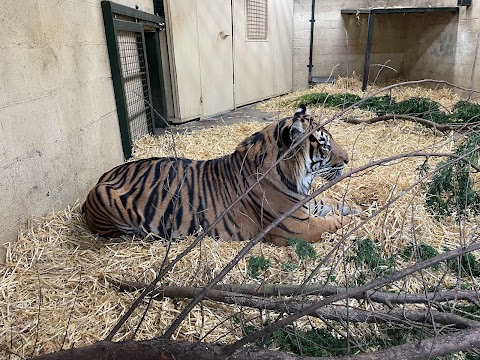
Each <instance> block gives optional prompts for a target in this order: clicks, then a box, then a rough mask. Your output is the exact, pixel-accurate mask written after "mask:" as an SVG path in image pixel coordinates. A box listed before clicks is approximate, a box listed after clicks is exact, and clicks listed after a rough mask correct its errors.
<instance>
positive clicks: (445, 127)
mask: <svg viewBox="0 0 480 360" xmlns="http://www.w3.org/2000/svg"><path fill="white" fill-rule="evenodd" d="M396 119H400V120H408V121H413V122H416V123H418V124H421V125H424V126H427V127H431V128H434V129H435V130H438V131H452V130H456V131H460V130H471V129H472V128H473V129H476V128H478V127H479V126H480V122H478V121H477V122H472V123H451V124H438V123H436V122H434V121H431V120H427V119H422V118H420V117H417V116H411V115H396V114H392V115H382V116H376V117H373V118H371V119H365V120H362V119H358V118H355V117H352V116H349V117H347V118H345V119H344V121H345V122H346V123H349V124H375V123H377V122H380V121H387V120H396Z"/></svg>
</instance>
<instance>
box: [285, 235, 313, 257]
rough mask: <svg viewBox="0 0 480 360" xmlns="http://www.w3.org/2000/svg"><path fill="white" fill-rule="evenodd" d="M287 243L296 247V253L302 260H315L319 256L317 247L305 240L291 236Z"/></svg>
mask: <svg viewBox="0 0 480 360" xmlns="http://www.w3.org/2000/svg"><path fill="white" fill-rule="evenodd" d="M287 244H288V245H291V246H294V247H295V253H296V254H297V256H298V258H299V259H300V260H307V259H310V260H314V259H315V258H316V257H317V252H316V251H315V248H314V247H313V246H312V244H310V243H308V242H306V241H305V240H302V239H293V238H289V239H288V240H287Z"/></svg>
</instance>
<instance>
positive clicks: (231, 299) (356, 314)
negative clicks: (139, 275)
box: [107, 278, 480, 329]
mask: <svg viewBox="0 0 480 360" xmlns="http://www.w3.org/2000/svg"><path fill="white" fill-rule="evenodd" d="M107 280H108V282H109V283H111V284H112V285H114V286H115V287H118V288H119V289H120V290H123V291H138V290H141V289H144V288H146V287H147V286H148V284H145V283H140V282H130V281H118V280H114V279H111V278H108V279H107ZM220 287H222V286H220ZM272 287H274V285H272ZM280 287H282V286H280ZM289 287H290V291H289V292H288V293H287V292H283V293H282V294H281V295H280V296H287V295H288V294H290V295H291V294H294V293H295V290H296V289H297V288H298V286H289ZM232 288H235V286H232ZM239 289H240V290H242V289H245V286H241V285H240V286H239ZM338 289H339V288H334V287H329V289H325V288H323V289H318V291H312V292H311V293H310V294H320V293H322V295H327V294H338ZM201 290H202V288H198V287H189V286H165V287H162V288H157V289H155V290H154V291H152V293H151V294H150V295H151V296H152V297H153V298H155V299H159V298H160V299H161V298H163V297H170V298H194V297H195V295H196V294H198V293H199V292H200V291H201ZM247 290H250V289H247ZM324 290H329V291H325V292H323V291H324ZM343 291H346V289H343ZM381 294H383V295H385V296H386V295H387V294H389V295H394V296H395V295H397V294H390V293H381ZM256 295H261V293H260V294H259V293H257V294H256ZM304 295H306V294H304ZM377 295H380V294H377ZM404 295H409V294H404ZM435 295H438V294H435ZM452 295H453V294H452ZM363 297H369V295H367V294H359V296H358V297H356V298H363ZM386 297H387V298H388V296H386ZM204 300H211V301H218V302H222V303H226V304H234V305H238V306H246V307H252V308H256V309H261V310H271V311H276V312H280V313H288V314H293V313H297V312H298V311H301V310H302V309H304V308H305V307H306V306H309V305H311V304H313V302H311V301H305V300H296V299H295V298H293V299H289V300H285V299H282V298H280V299H277V298H275V299H268V298H265V297H264V296H255V295H254V294H253V292H250V293H249V292H248V291H247V292H246V293H239V292H231V291H225V290H217V289H214V290H210V291H208V292H207V293H206V295H205V298H204ZM382 300H383V301H385V299H382ZM395 300H397V298H393V299H392V302H395ZM398 300H400V299H398ZM409 300H410V301H411V302H409V303H417V302H427V301H426V300H425V298H423V299H422V296H421V295H416V296H415V297H413V296H412V297H410V299H409ZM406 302H408V301H406ZM398 303H401V301H398ZM307 315H310V316H314V317H319V318H325V319H328V320H335V321H346V320H349V321H351V322H353V323H358V322H365V323H373V322H402V323H404V322H406V321H412V322H419V323H431V322H435V323H438V324H442V325H453V326H455V327H457V328H459V329H465V328H470V327H476V326H480V323H478V322H477V321H474V320H468V319H465V318H463V317H461V316H458V315H455V314H450V313H442V312H438V311H419V310H415V311H414V310H402V311H388V312H385V311H371V310H368V311H367V310H354V309H348V311H347V310H346V309H343V308H340V307H329V308H324V309H321V310H316V311H314V312H312V313H310V314H307Z"/></svg>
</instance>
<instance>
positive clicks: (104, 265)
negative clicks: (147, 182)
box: [0, 78, 478, 358]
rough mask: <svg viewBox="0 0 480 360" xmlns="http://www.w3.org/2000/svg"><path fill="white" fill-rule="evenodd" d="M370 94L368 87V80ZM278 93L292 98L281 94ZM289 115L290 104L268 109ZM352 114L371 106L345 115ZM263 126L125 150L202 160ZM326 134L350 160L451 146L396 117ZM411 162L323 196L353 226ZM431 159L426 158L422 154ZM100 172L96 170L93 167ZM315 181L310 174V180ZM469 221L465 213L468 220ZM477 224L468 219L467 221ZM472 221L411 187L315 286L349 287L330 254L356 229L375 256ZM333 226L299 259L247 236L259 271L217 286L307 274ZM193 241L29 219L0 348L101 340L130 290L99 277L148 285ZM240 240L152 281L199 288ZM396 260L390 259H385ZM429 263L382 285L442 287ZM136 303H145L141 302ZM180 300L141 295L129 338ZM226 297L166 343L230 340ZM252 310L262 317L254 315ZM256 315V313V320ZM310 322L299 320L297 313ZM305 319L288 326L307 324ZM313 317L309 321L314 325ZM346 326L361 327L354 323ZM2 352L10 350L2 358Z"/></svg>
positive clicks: (397, 185) (406, 176)
mask: <svg viewBox="0 0 480 360" xmlns="http://www.w3.org/2000/svg"><path fill="white" fill-rule="evenodd" d="M322 86H323V87H324V89H323V90H324V91H329V92H343V91H345V90H347V91H349V92H354V93H355V92H356V93H359V94H360V92H359V91H358V89H359V88H360V86H359V83H358V79H352V78H350V79H341V80H340V81H338V82H337V83H336V84H333V85H332V84H329V85H322ZM371 91H372V88H371ZM288 96H295V94H293V95H288ZM392 96H394V97H396V98H397V100H402V99H405V98H409V97H412V96H427V97H430V98H432V99H434V100H436V101H438V102H440V103H441V104H442V105H443V106H445V107H446V108H449V107H451V106H452V105H453V104H454V103H455V102H456V101H458V99H457V98H456V96H455V95H454V94H453V93H452V92H450V91H448V90H445V89H441V90H438V89H437V90H432V89H424V88H419V87H411V88H408V89H403V90H401V91H398V90H394V91H393V92H392ZM278 104H279V100H278V99H273V100H270V101H269V102H266V103H264V104H262V105H261V108H262V109H263V110H274V109H275V110H278ZM280 110H281V111H282V113H285V114H290V113H291V111H292V109H280ZM333 113H335V110H332V109H315V110H314V115H316V116H318V117H319V118H320V119H322V120H326V119H328V116H329V115H331V114H333ZM354 115H355V116H357V117H369V116H371V115H372V114H369V113H366V112H362V111H358V110H357V111H356V112H355V114H354ZM263 126H264V124H261V123H257V122H248V123H247V122H241V123H237V124H235V125H230V126H222V127H214V128H209V129H205V130H200V131H196V132H195V133H184V134H170V133H167V134H166V135H165V136H161V137H150V136H148V137H144V138H142V139H140V140H139V141H138V142H137V143H136V144H135V148H134V158H143V157H151V156H164V155H177V156H183V157H190V158H196V159H207V158H212V157H216V156H221V155H223V154H227V153H229V152H231V151H232V150H233V149H234V148H235V146H236V144H238V143H239V142H240V141H241V140H243V139H244V138H245V137H246V136H248V135H250V134H252V133H253V132H255V131H258V130H259V129H260V128H262V127H263ZM328 129H329V130H330V132H331V133H332V134H333V136H334V137H335V139H336V140H337V141H338V142H339V143H340V144H342V146H344V148H345V149H346V150H347V151H348V153H349V154H350V155H351V162H350V164H349V165H350V166H351V167H352V168H355V167H358V166H360V165H363V164H366V163H368V162H370V161H372V160H375V159H379V158H382V157H385V156H391V155H395V154H398V153H403V152H410V151H415V150H422V151H442V152H446V151H450V150H451V149H452V148H453V146H454V142H453V139H452V138H450V137H449V135H443V134H435V133H434V132H433V131H432V130H429V129H426V128H424V127H421V126H419V125H415V124H412V123H407V122H388V123H377V124H374V125H367V126H359V125H350V124H346V123H343V122H341V121H340V120H337V121H335V122H334V123H332V124H330V125H328ZM422 162H423V159H419V158H416V159H408V160H405V161H398V162H395V163H393V164H390V165H388V166H383V167H379V168H375V169H371V170H369V171H367V172H365V173H363V174H361V175H356V176H355V177H352V178H351V179H347V180H346V181H344V182H343V183H341V184H338V185H337V186H335V187H334V188H332V189H330V190H329V191H328V196H331V197H335V198H338V199H341V198H342V197H345V198H346V199H348V200H350V201H354V202H355V203H357V204H360V205H361V206H362V207H363V209H364V212H363V213H362V214H361V215H360V216H359V217H358V218H357V219H356V223H359V222H360V221H361V219H362V218H366V217H367V216H368V215H370V214H372V213H373V212H374V211H376V210H378V209H380V208H381V207H382V206H384V205H385V204H386V203H387V202H388V201H389V199H393V198H394V197H395V196H397V195H400V194H402V193H403V192H405V191H406V190H407V189H408V187H409V186H410V185H411V184H413V183H414V182H415V180H416V179H418V177H419V175H418V170H417V168H418V167H419V166H420V165H421V164H422ZM432 163H433V162H432ZM99 175H100V174H99ZM321 183H322V182H321V181H318V182H317V184H316V186H318V185H320V184H321ZM474 220H475V219H474ZM476 220H478V219H476ZM473 223H474V221H472V223H468V222H464V223H462V224H460V225H459V224H458V223H456V222H455V221H453V220H451V219H450V220H446V221H443V222H437V221H435V220H434V219H433V218H432V216H431V215H430V214H428V213H427V212H426V210H425V207H424V200H423V190H422V188H421V187H420V186H417V187H414V188H413V189H411V190H410V191H408V192H406V193H405V194H404V195H403V196H401V197H400V199H399V200H398V201H396V202H395V203H393V204H392V205H391V206H389V207H388V208H387V209H386V211H384V212H382V213H381V214H380V215H379V216H377V217H375V218H374V219H372V220H371V221H369V222H367V223H366V224H365V225H363V226H361V227H360V229H359V230H358V231H356V233H355V234H353V235H351V236H350V237H349V238H348V239H347V240H346V242H345V245H344V247H343V248H342V250H341V251H340V252H339V253H338V254H337V255H336V256H335V257H334V259H333V261H332V262H331V263H328V264H326V265H325V266H324V268H322V270H321V271H320V272H319V274H318V275H317V276H316V278H315V282H322V281H326V278H327V275H328V273H329V271H330V270H331V269H333V274H334V275H335V279H336V280H335V281H336V283H337V284H340V285H345V284H351V281H352V280H353V277H354V276H355V274H358V273H359V271H361V270H359V269H355V265H354V263H353V262H351V261H350V262H349V261H342V259H347V258H348V256H349V255H351V253H352V251H351V249H350V247H351V245H352V243H353V241H354V239H355V238H358V237H363V238H365V237H368V238H370V239H373V240H374V241H375V242H376V243H378V244H380V249H381V253H382V255H383V256H391V255H392V254H396V253H398V252H400V251H401V250H402V249H403V248H404V247H405V246H406V245H411V244H414V243H427V244H430V245H432V246H434V247H435V248H437V249H443V248H445V247H446V248H453V247H457V246H458V245H459V244H460V243H461V241H462V240H461V237H460V235H459V234H460V230H461V233H462V236H463V239H468V238H469V236H470V235H471V234H472V232H474V230H475V227H474V225H473ZM340 237H341V233H340V234H333V235H329V236H326V237H325V241H322V242H320V243H318V244H315V245H314V248H315V251H316V253H317V259H316V260H309V261H301V260H299V259H298V258H297V255H296V254H295V252H294V251H293V249H292V248H277V247H274V246H271V245H269V244H258V245H256V246H255V247H254V249H253V250H252V251H251V253H250V254H249V255H247V258H248V257H249V256H250V255H257V256H259V255H263V256H264V257H266V258H268V259H269V260H270V267H269V268H268V269H267V270H266V271H265V273H262V274H261V276H260V278H259V279H254V278H252V277H250V275H249V273H248V269H247V261H246V260H245V259H244V260H242V261H241V262H240V263H239V264H238V265H237V266H236V267H235V268H234V270H233V271H232V272H231V273H230V274H228V275H227V277H226V278H225V279H224V281H223V282H224V283H260V282H261V281H264V282H266V283H278V284H296V283H300V282H301V281H302V280H303V279H304V277H305V275H306V274H307V275H308V273H309V270H311V269H313V268H314V267H315V266H316V265H317V264H318V262H319V261H320V260H321V259H322V258H323V257H324V256H325V255H326V254H327V253H328V252H329V251H330V250H331V249H332V247H333V245H334V244H336V243H337V241H338V239H340ZM192 241H193V237H192V236H191V237H187V238H186V239H184V240H181V241H178V242H176V243H174V244H173V245H172V246H171V247H170V249H169V251H168V254H167V249H168V247H167V245H166V244H165V243H164V242H162V241H151V239H139V238H135V237H123V238H120V239H111V240H108V241H105V239H101V238H98V237H97V236H95V235H93V234H92V233H91V232H90V231H89V230H88V228H87V227H86V225H85V224H84V222H83V218H82V215H81V213H80V206H79V204H73V205H72V207H70V208H68V209H66V210H65V211H62V212H57V213H54V214H51V215H48V216H45V217H42V218H35V219H31V220H30V221H29V223H28V226H27V227H25V228H22V229H20V231H19V239H18V241H17V242H15V243H14V244H11V245H10V246H9V248H8V253H7V263H6V266H5V267H4V268H3V270H1V273H0V275H1V278H0V296H1V298H0V311H1V324H0V342H1V348H2V350H3V351H4V352H3V353H2V352H0V356H2V354H3V356H7V352H6V349H9V351H11V352H12V353H14V354H18V355H19V356H21V357H27V356H30V355H32V354H34V355H35V354H41V353H47V352H52V351H56V350H59V349H61V348H62V347H63V348H70V347H72V346H76V347H79V346H82V345H86V344H91V343H93V342H95V341H97V340H100V339H102V338H104V337H105V336H106V335H107V334H108V332H109V330H111V328H112V327H113V326H114V324H115V323H116V321H117V320H118V318H119V317H120V315H121V314H123V313H124V312H125V310H126V309H128V307H129V305H130V304H131V303H132V302H133V300H134V299H135V296H136V294H135V293H122V292H118V291H117V290H116V289H114V288H112V286H111V285H109V283H108V278H109V277H111V278H115V279H119V280H121V279H126V280H136V281H143V282H148V281H150V280H152V279H153V278H154V277H155V272H156V269H158V268H159V267H160V265H161V264H162V261H163V259H164V256H166V254H167V258H168V261H171V260H172V259H173V258H174V257H175V256H176V254H178V253H180V252H181V251H182V250H183V249H185V248H186V247H187V246H188V245H189V244H190V243H191V242H192ZM244 245H245V244H244V243H242V242H232V241H228V239H225V240H223V241H215V240H213V239H211V238H208V237H207V238H205V239H204V240H203V241H202V243H201V246H199V247H197V248H195V249H194V250H193V251H191V252H190V253H189V254H188V255H187V256H186V257H185V258H184V259H183V260H182V261H181V262H180V263H178V264H177V265H176V266H175V267H174V269H173V270H172V271H171V272H170V273H169V274H168V275H167V276H166V277H165V278H164V279H163V280H162V282H161V284H162V285H183V286H202V285H204V284H205V283H207V282H208V281H209V280H211V279H212V278H213V277H214V276H215V275H216V274H217V273H218V272H219V271H220V270H221V269H222V268H223V267H224V266H225V265H226V264H228V262H229V261H230V260H231V259H232V257H233V256H234V255H235V254H236V253H237V252H238V251H239V250H240V249H241V248H242V247H243V246H244ZM288 262H290V263H295V264H297V265H298V268H297V270H295V271H292V270H286V269H285V266H283V265H284V264H285V263H288ZM407 265H408V262H406V261H405V260H404V259H402V258H401V257H397V266H398V267H400V268H401V267H405V266H407ZM442 275H444V274H443V273H442V274H437V273H435V271H430V270H429V271H425V272H424V273H423V274H422V276H419V275H418V276H412V277H410V278H408V279H406V280H405V281H402V282H398V283H397V284H392V285H391V286H390V287H389V288H387V289H388V290H394V291H398V290H399V289H402V291H410V292H422V291H424V290H425V287H426V286H428V285H432V284H433V285H442V286H452V285H454V284H455V282H456V278H455V277H453V276H451V275H446V276H442ZM147 302H148V301H145V303H144V305H145V304H146V303H147ZM186 303H187V301H186V300H182V299H176V300H175V299H168V298H164V299H161V300H156V301H152V302H151V304H150V309H149V311H148V314H147V315H146V317H145V320H144V321H143V323H142V325H141V326H140V328H139V329H138V332H137V334H136V339H147V338H151V337H153V336H155V335H159V334H161V333H162V331H164V330H165V329H166V328H167V327H168V325H169V324H170V323H171V322H172V321H173V320H174V318H175V316H176V315H178V313H179V312H180V311H181V310H182V308H183V306H184V305H185V304H186ZM143 309H144V306H142V307H141V309H140V310H137V311H136V312H135V313H134V315H133V316H132V317H131V318H130V320H129V321H128V322H127V324H126V325H125V326H124V327H123V328H122V329H121V330H120V332H119V333H118V334H117V335H116V337H115V338H114V340H126V339H130V338H131V337H132V335H133V333H134V331H135V329H136V326H137V324H138V322H139V319H140V318H141V317H142V315H143V312H142V310H143ZM239 310H240V309H239V308H238V307H236V306H233V305H222V304H218V303H213V302H211V301H204V302H203V304H202V306H197V307H196V308H195V309H194V310H193V311H192V312H191V314H190V315H189V317H188V318H187V319H186V320H185V321H184V322H183V324H182V325H181V326H180V328H179V329H178V331H177V332H176V334H175V338H178V339H191V340H196V339H201V338H203V337H204V336H205V335H207V336H206V337H205V338H203V340H205V341H218V340H220V341H222V342H232V341H234V340H235V339H238V338H239V337H240V336H241V335H242V332H241V329H240V328H239V327H238V322H236V321H234V320H233V319H231V320H226V321H224V322H223V323H222V321H223V320H225V319H227V318H228V317H229V316H231V315H232V314H234V313H236V312H239ZM258 315H259V312H258V311H254V310H249V309H243V311H242V313H241V315H238V316H237V318H238V317H242V318H245V319H249V318H255V317H258ZM264 316H266V315H265V314H264ZM263 319H264V320H265V318H263ZM308 321H310V320H308ZM308 321H307V320H303V321H302V322H299V323H298V324H299V326H307V324H308ZM318 325H320V323H318ZM356 331H361V327H357V330H356ZM12 358H15V356H13V357H12Z"/></svg>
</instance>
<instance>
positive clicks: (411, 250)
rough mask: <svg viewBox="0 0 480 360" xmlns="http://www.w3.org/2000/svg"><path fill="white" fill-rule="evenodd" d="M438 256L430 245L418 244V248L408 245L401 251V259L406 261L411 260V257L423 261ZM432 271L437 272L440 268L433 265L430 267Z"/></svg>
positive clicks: (437, 265)
mask: <svg viewBox="0 0 480 360" xmlns="http://www.w3.org/2000/svg"><path fill="white" fill-rule="evenodd" d="M438 254H439V252H438V250H437V249H435V248H434V247H433V246H431V245H427V244H420V245H418V246H414V245H409V246H407V247H406V248H405V249H404V250H403V254H402V255H403V257H404V258H406V259H411V258H412V256H413V255H415V257H416V258H417V259H418V260H420V261H425V260H428V259H431V258H433V257H435V256H437V255H438ZM432 268H433V269H434V270H438V269H439V268H440V265H439V264H435V265H433V266H432Z"/></svg>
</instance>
